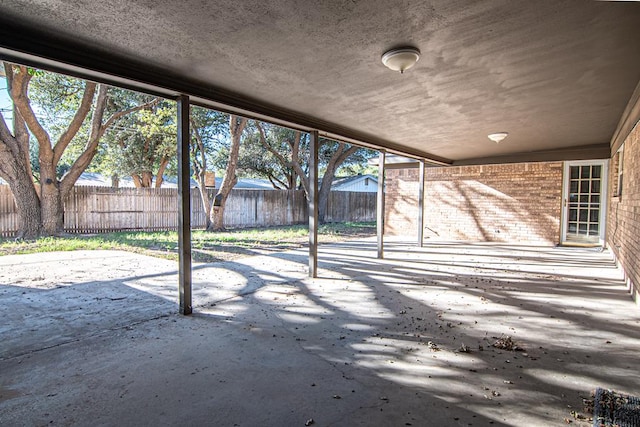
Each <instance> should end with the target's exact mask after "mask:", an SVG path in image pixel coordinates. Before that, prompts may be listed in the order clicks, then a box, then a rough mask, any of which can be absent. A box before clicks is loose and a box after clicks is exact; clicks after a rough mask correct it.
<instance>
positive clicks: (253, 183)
mask: <svg viewBox="0 0 640 427" xmlns="http://www.w3.org/2000/svg"><path fill="white" fill-rule="evenodd" d="M367 179H368V180H371V181H372V182H373V186H372V188H377V185H378V179H377V178H376V177H375V176H373V175H356V176H344V177H337V178H335V179H334V180H333V184H332V186H331V189H332V190H333V191H358V190H357V189H355V188H354V189H351V188H349V187H356V186H358V185H359V184H361V183H362V182H363V181H365V180H367ZM2 184H6V183H5V182H4V181H3V180H2V178H0V185H2ZM75 185H77V186H96V187H111V177H109V176H105V175H102V174H100V173H97V172H83V173H82V175H80V177H79V178H78V180H77V181H76V184H75ZM221 185H222V177H216V188H220V186H221ZM177 186H178V184H177V178H175V177H165V178H164V181H163V182H162V188H176V187H177ZM197 186H198V183H197V182H196V181H195V180H193V179H191V188H195V187H197ZM118 187H123V188H133V187H135V184H134V183H133V180H132V179H131V177H128V176H127V177H120V179H119V181H118ZM233 188H237V189H240V190H275V188H273V185H271V182H270V181H269V180H266V179H257V178H239V179H238V183H237V184H236V185H235V186H234V187H233Z"/></svg>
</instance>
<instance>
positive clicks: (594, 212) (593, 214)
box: [589, 209, 600, 222]
mask: <svg viewBox="0 0 640 427" xmlns="http://www.w3.org/2000/svg"><path fill="white" fill-rule="evenodd" d="M599 218H600V211H599V210H598V209H591V210H590V211H589V221H591V222H598V219H599Z"/></svg>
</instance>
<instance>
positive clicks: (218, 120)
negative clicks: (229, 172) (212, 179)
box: [189, 107, 229, 230]
mask: <svg viewBox="0 0 640 427" xmlns="http://www.w3.org/2000/svg"><path fill="white" fill-rule="evenodd" d="M189 120H190V123H191V130H192V139H191V153H190V154H191V155H190V157H191V170H192V172H193V178H194V179H195V180H196V182H197V183H198V189H199V191H200V200H201V201H202V207H203V209H204V212H205V216H206V229H207V230H212V229H213V221H212V219H211V218H212V216H211V213H212V212H211V208H212V207H213V200H211V198H210V197H209V192H208V191H207V187H206V184H205V177H206V174H207V172H210V170H209V168H210V167H211V166H212V165H213V164H215V163H216V160H217V158H216V156H215V154H217V153H220V152H221V151H224V150H222V148H223V147H225V146H226V143H227V142H228V136H229V115H228V114H225V113H221V112H219V111H215V110H209V109H205V108H201V107H193V108H192V109H191V117H190V118H189ZM225 148H226V147H225Z"/></svg>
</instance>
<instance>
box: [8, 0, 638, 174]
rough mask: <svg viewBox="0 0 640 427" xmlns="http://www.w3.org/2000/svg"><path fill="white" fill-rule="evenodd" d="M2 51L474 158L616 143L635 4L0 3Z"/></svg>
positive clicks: (378, 0) (627, 89)
mask: <svg viewBox="0 0 640 427" xmlns="http://www.w3.org/2000/svg"><path fill="white" fill-rule="evenodd" d="M3 28H4V30H3ZM3 31H4V33H3ZM25 40H26V41H25ZM34 41H35V44H37V43H41V44H42V45H43V46H45V47H46V49H45V48H40V50H38V49H37V48H36V47H35V44H34ZM403 45H414V46H416V47H418V48H419V49H420V50H421V51H422V57H421V59H420V61H419V62H418V64H417V65H416V66H415V67H414V68H412V69H411V70H409V71H407V72H406V73H405V74H403V75H401V74H399V73H394V72H391V71H389V70H388V69H386V68H385V67H384V66H383V65H382V63H381V62H380V56H381V55H382V53H384V52H385V51H386V50H387V49H389V48H392V47H397V46H403ZM0 47H2V48H3V49H0V54H3V53H4V54H5V57H9V58H11V56H6V53H7V52H12V51H13V52H15V51H17V50H22V51H23V52H26V53H33V54H37V55H40V56H48V57H49V58H50V59H54V60H63V61H64V62H66V63H71V64H74V65H81V66H89V67H93V68H94V69H96V70H97V71H106V72H113V71H114V70H115V71H117V72H118V74H120V75H121V76H123V77H132V76H134V74H135V77H136V79H138V80H140V79H145V80H147V81H148V83H158V82H159V81H160V78H158V77H157V76H158V75H162V74H164V75H165V77H166V76H171V81H170V82H167V81H166V79H165V80H164V81H163V82H162V84H163V85H164V86H174V87H175V88H179V84H180V82H179V81H182V82H188V83H189V84H190V86H189V87H190V88H192V90H191V92H192V93H191V95H201V96H202V97H205V98H206V97H207V96H208V94H211V93H216V91H218V90H221V91H222V92H224V93H225V96H228V97H230V99H232V102H231V104H233V98H237V99H243V100H245V101H247V100H248V101H247V102H248V103H250V104H251V105H254V106H256V107H255V108H254V110H255V112H259V113H263V114H265V113H268V112H269V111H273V113H274V116H276V117H277V116H278V114H281V115H282V117H285V116H286V118H287V119H289V120H291V121H296V120H295V119H296V117H298V118H299V120H298V121H299V122H300V124H302V125H310V124H317V125H318V126H317V127H318V128H321V129H320V130H322V131H327V132H331V133H333V134H339V135H343V136H345V137H350V138H354V139H359V140H362V141H364V142H372V143H375V144H380V145H386V146H388V147H391V148H394V149H396V150H398V149H400V150H406V151H407V152H409V153H411V154H414V155H415V154H422V155H425V156H432V157H436V158H441V159H444V160H452V161H470V160H471V159H478V158H488V157H495V156H506V155H517V154H523V153H524V154H525V155H526V153H530V152H532V151H540V150H557V149H570V148H575V147H582V146H600V147H602V144H608V143H609V141H610V140H611V138H612V136H613V134H614V132H615V130H616V126H617V125H618V122H619V120H620V117H621V115H622V113H623V110H624V109H625V107H626V105H627V102H628V101H629V99H630V98H631V96H632V93H633V91H634V89H635V87H636V85H637V84H638V81H639V80H640V2H598V1H591V0H572V1H558V0H537V1H514V0H487V1H456V0H446V1H412V0H406V1H388V0H367V1H323V2H308V1H306V0H299V1H295V0H284V1H263V0H260V1H253V0H251V1H238V0H217V1H202V0H183V1H172V0H152V1H151V0H150V1H132V0H101V1H99V2H97V1H94V0H75V1H68V0H39V1H16V0H3V1H2V3H0ZM18 57H19V56H18ZM97 57H99V58H109V61H110V62H111V63H115V65H113V64H112V65H110V66H102V65H100V63H99V61H93V62H91V61H90V60H89V59H88V58H97ZM114 60H115V61H114ZM140 64H144V67H141V66H140ZM127 65H129V68H127ZM118 67H121V68H118ZM147 68H148V70H149V71H148V75H147V76H145V72H146V69H147ZM131 70H133V71H131ZM159 71H160V73H159ZM141 76H142V77H141ZM172 82H173V83H172ZM174 84H175V85H174ZM246 105H248V104H246ZM247 110H251V108H248V109H247ZM496 131H507V132H509V137H508V138H507V139H506V140H505V141H504V142H502V143H501V144H495V143H493V142H491V141H489V140H488V139H487V134H488V133H492V132H496Z"/></svg>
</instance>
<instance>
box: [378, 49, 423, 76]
mask: <svg viewBox="0 0 640 427" xmlns="http://www.w3.org/2000/svg"><path fill="white" fill-rule="evenodd" d="M418 59H420V51H419V50H418V49H417V48H415V47H410V46H407V47H401V48H397V49H391V50H390V51H387V52H385V53H384V54H383V55H382V63H383V64H384V65H385V67H387V68H388V69H390V70H393V71H400V74H402V73H404V72H405V70H408V69H409V68H411V67H413V66H414V65H415V64H416V62H418Z"/></svg>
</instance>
